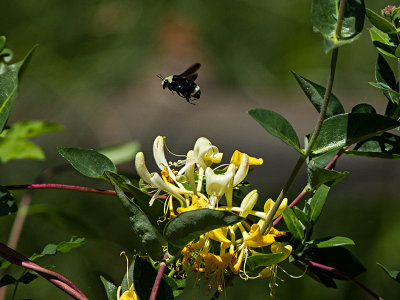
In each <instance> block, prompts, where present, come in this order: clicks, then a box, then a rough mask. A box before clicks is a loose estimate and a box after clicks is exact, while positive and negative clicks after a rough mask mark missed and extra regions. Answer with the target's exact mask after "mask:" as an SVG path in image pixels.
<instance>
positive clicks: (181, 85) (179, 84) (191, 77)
mask: <svg viewBox="0 0 400 300" xmlns="http://www.w3.org/2000/svg"><path fill="white" fill-rule="evenodd" d="M200 66H201V65H200V64H199V63H195V64H194V65H192V66H190V67H189V68H188V69H187V70H186V71H185V72H183V73H182V74H179V75H171V76H168V77H165V78H164V77H162V76H161V75H157V77H158V78H160V79H161V80H162V87H163V89H165V88H168V89H169V90H170V91H171V92H172V94H173V93H174V92H176V93H177V94H178V95H179V96H181V97H182V98H185V99H186V101H187V102H188V103H190V104H193V105H194V103H193V102H191V101H193V100H196V99H200V94H201V91H200V87H199V86H198V85H197V84H196V83H195V82H194V81H195V80H196V78H197V73H196V71H197V70H198V69H199V68H200Z"/></svg>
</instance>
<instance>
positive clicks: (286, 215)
mask: <svg viewBox="0 0 400 300" xmlns="http://www.w3.org/2000/svg"><path fill="white" fill-rule="evenodd" d="M282 216H283V220H285V223H286V226H287V228H288V229H289V231H290V233H291V234H292V235H293V237H294V238H295V239H296V240H299V241H301V240H302V239H303V236H304V226H303V224H302V223H301V222H300V220H299V219H298V218H297V216H296V214H295V213H294V212H293V210H292V209H291V208H290V207H289V206H287V207H286V208H285V210H284V211H283V213H282Z"/></svg>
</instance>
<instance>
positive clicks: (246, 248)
mask: <svg viewBox="0 0 400 300" xmlns="http://www.w3.org/2000/svg"><path fill="white" fill-rule="evenodd" d="M164 148H165V141H164V138H163V137H161V136H158V137H157V138H156V139H155V140H154V144H153V155H154V159H155V162H156V164H157V166H158V168H159V169H160V173H158V172H151V173H150V172H149V171H148V169H147V167H146V163H145V158H144V154H143V153H142V152H139V153H137V155H136V159H135V166H136V171H137V173H138V175H139V176H140V177H141V178H142V180H143V185H142V188H146V189H148V190H149V191H151V192H152V193H153V197H152V199H151V200H150V203H149V205H152V204H153V202H154V200H155V199H156V198H157V197H159V195H160V193H165V194H166V195H167V197H166V200H165V214H166V215H165V217H168V218H169V219H173V218H175V217H176V216H177V214H181V213H184V212H187V211H191V210H197V209H202V208H209V209H215V210H227V211H231V212H234V213H236V214H238V215H240V216H241V217H243V218H245V220H244V221H242V222H238V223H236V224H234V225H231V226H227V227H222V228H218V229H215V230H212V231H209V232H207V233H205V234H203V235H201V236H200V238H199V240H198V241H192V242H190V243H189V244H188V245H186V247H184V249H183V250H182V252H181V254H182V260H181V261H182V264H183V265H186V266H190V268H191V269H192V270H193V271H195V272H197V273H203V274H204V277H205V279H206V280H207V281H208V285H209V287H210V288H211V287H212V286H213V285H215V286H216V287H217V289H218V290H219V291H220V292H221V291H222V290H223V285H224V275H226V274H227V273H228V272H229V270H230V271H231V272H232V273H233V274H239V275H240V277H241V278H243V279H248V278H254V276H253V277H252V276H249V274H248V272H246V260H247V258H248V257H249V256H251V255H257V254H261V253H259V252H257V249H260V248H261V247H267V246H269V248H270V253H284V254H285V255H284V256H283V258H282V259H281V261H283V260H285V259H286V258H287V257H288V256H289V255H290V253H291V251H292V247H291V246H290V245H285V246H284V245H283V244H282V243H280V242H278V241H276V240H275V238H277V237H280V236H283V235H285V232H280V231H278V230H276V229H275V228H273V227H272V228H271V229H270V230H269V231H268V232H267V233H262V232H261V231H260V228H261V227H262V225H263V223H264V220H265V219H266V218H267V215H268V213H269V212H270V210H271V209H272V207H273V205H274V201H272V199H268V200H267V201H266V202H265V204H264V209H263V210H262V211H256V210H254V207H255V205H256V203H257V201H258V200H259V195H258V191H257V190H252V191H250V192H249V193H248V194H247V195H246V196H245V197H244V198H243V200H242V202H241V204H240V206H234V204H233V191H234V189H238V188H239V186H240V183H241V182H242V181H243V180H244V179H245V178H246V176H247V174H248V171H249V167H250V166H251V165H261V164H262V163H263V160H262V159H261V158H258V159H257V158H254V157H251V156H249V155H247V154H246V153H241V152H240V151H238V150H236V151H235V152H234V153H233V155H232V157H231V160H230V163H229V164H222V165H218V166H216V167H214V168H213V165H214V164H219V163H220V162H221V160H222V157H223V153H221V152H219V150H218V148H217V147H216V146H215V145H213V144H212V143H211V142H210V141H209V140H208V139H207V138H205V137H200V138H199V139H197V141H196V143H195V145H194V148H193V149H192V150H189V151H188V152H187V154H186V156H185V159H183V160H178V161H176V162H167V159H166V157H165V152H164ZM223 197H224V200H225V201H222V202H224V203H226V205H221V203H220V202H221V199H223ZM164 198H165V197H164ZM286 205H287V199H284V201H283V202H282V204H281V205H280V207H279V209H278V211H277V212H276V214H275V216H274V218H277V217H278V216H279V215H280V214H281V213H282V212H283V210H284V209H285V208H286ZM167 215H168V216H167ZM249 216H253V217H251V219H252V220H253V221H250V219H248V217H249ZM254 220H257V222H254ZM215 245H218V247H219V248H218V247H217V250H216V246H215ZM275 267H276V266H270V267H267V268H265V269H264V270H262V271H261V272H260V273H259V274H255V275H256V276H255V277H262V278H266V277H269V276H271V274H273V273H274V268H275Z"/></svg>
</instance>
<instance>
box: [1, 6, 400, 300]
mask: <svg viewBox="0 0 400 300" xmlns="http://www.w3.org/2000/svg"><path fill="white" fill-rule="evenodd" d="M388 4H396V3H393V2H389V1H371V0H370V1H366V5H367V7H369V8H371V9H373V10H375V11H379V10H380V9H382V8H383V7H384V6H385V5H388ZM0 12H1V18H0V29H1V30H0V34H2V35H6V36H7V47H8V48H11V49H13V50H14V53H15V58H16V59H20V58H22V57H23V56H24V55H25V53H26V52H27V51H28V50H29V49H30V48H31V47H32V45H34V44H36V43H38V44H39V48H38V49H37V51H36V54H35V56H34V59H33V60H32V62H31V65H30V67H29V69H28V71H27V73H26V75H25V77H24V80H23V82H22V85H21V88H20V95H19V97H18V99H17V101H16V103H15V105H14V107H13V110H12V113H11V117H10V120H9V123H10V124H12V123H13V122H16V121H21V120H41V119H43V120H50V121H56V122H59V123H60V124H63V125H64V126H65V130H64V131H62V132H58V133H52V134H48V135H47V136H43V137H38V138H36V139H35V142H37V143H38V144H40V145H41V147H42V148H43V149H44V151H45V153H46V156H47V158H46V160H45V161H12V162H9V163H7V164H3V165H1V166H0V168H1V177H0V184H1V185H9V184H26V183H31V182H33V180H34V179H35V177H36V176H37V175H38V174H40V173H41V172H43V170H45V169H47V168H49V167H54V166H57V165H60V164H64V163H65V161H64V160H63V159H62V158H61V157H60V156H59V155H58V154H57V150H56V147H57V146H70V147H82V148H94V149H98V148H101V147H104V146H107V145H113V144H117V143H123V142H128V141H137V142H138V143H140V147H141V150H142V151H144V152H145V155H146V156H147V161H148V162H149V168H150V169H152V170H155V165H154V163H153V162H152V158H151V153H152V150H151V149H152V143H153V140H154V138H155V137H156V136H157V135H163V136H166V137H167V139H166V141H167V144H168V146H169V148H170V149H171V150H172V151H173V152H175V153H181V154H184V153H186V152H187V150H188V149H190V148H191V147H193V145H194V142H195V140H196V139H197V138H198V137H200V136H205V137H208V138H209V139H210V140H211V141H212V142H213V143H214V144H215V145H217V146H218V147H219V148H220V150H221V151H222V152H224V153H225V161H227V160H228V159H229V157H230V155H231V153H232V152H233V151H234V150H235V149H239V150H241V151H243V152H246V153H249V154H251V155H253V156H256V157H263V159H264V165H263V166H261V167H257V168H256V169H255V170H254V171H253V172H252V173H251V174H250V175H249V181H251V183H252V185H253V186H254V187H256V188H257V189H259V191H260V193H261V195H263V196H262V197H264V198H265V199H267V198H268V197H272V198H274V197H276V196H277V194H278V193H279V190H280V189H281V187H282V185H283V183H284V182H285V180H286V178H287V176H288V175H289V173H290V171H291V168H292V166H293V164H294V163H295V161H296V160H297V153H296V152H295V151H293V150H292V149H289V148H288V147H287V146H286V145H285V144H283V143H282V142H281V141H279V140H277V139H275V138H273V137H271V136H269V135H268V134H267V133H266V132H265V131H264V130H263V129H262V128H261V127H260V126H259V125H258V124H257V123H256V122H255V121H253V120H252V119H251V118H250V116H249V115H248V114H247V111H248V110H249V109H251V108H256V107H264V108H268V109H271V110H274V111H277V112H279V113H280V114H282V115H283V116H285V117H286V118H287V119H288V120H289V121H290V122H291V123H292V124H293V126H294V127H295V128H296V130H297V132H298V135H299V137H301V136H303V135H305V134H308V133H309V131H310V130H311V128H312V127H313V126H314V123H315V122H316V118H317V113H316V112H315V110H314V109H313V107H312V106H311V104H310V103H309V102H308V100H307V99H306V97H305V96H304V95H303V93H302V91H301V90H300V89H299V87H298V86H297V83H296V81H295V80H294V78H293V76H292V75H291V73H290V70H294V71H295V72H297V73H298V74H301V75H303V76H305V77H307V78H309V79H311V80H313V81H315V82H317V83H320V84H321V85H325V82H326V78H327V73H328V66H329V60H330V56H329V55H326V54H324V52H323V49H322V39H321V37H320V35H319V34H318V33H315V32H313V29H312V25H311V22H310V1H294V0H286V1H280V2H278V1H250V0H238V1H226V0H220V1H204V0H203V1H144V0H135V1H128V0H113V1H104V0H96V1H85V0H82V1H59V0H58V1H55V0H53V1H50V0H35V1H33V0H25V1H2V2H1V3H0ZM369 26H370V24H369V23H368V21H366V23H365V29H364V32H363V34H362V35H361V37H360V38H359V40H358V41H357V42H356V43H354V44H352V45H350V46H345V47H343V48H341V49H340V51H339V62H338V70H337V76H336V81H335V85H334V93H335V94H336V95H337V96H338V97H339V99H341V101H342V103H343V104H344V106H345V108H346V111H350V110H351V108H352V107H353V106H354V105H355V104H356V103H359V102H366V103H369V104H372V105H374V106H375V108H376V109H377V111H378V112H379V113H383V112H384V109H385V106H386V100H385V99H384V97H383V95H381V94H380V93H379V91H377V90H376V89H374V88H372V87H371V86H370V85H369V84H368V81H373V80H374V65H375V61H376V58H377V53H376V50H375V48H374V47H373V46H372V44H371V43H370V41H369V34H368V30H367V29H368V27H369ZM194 62H201V63H202V67H201V69H200V71H199V78H198V80H197V83H198V84H199V85H200V86H201V89H202V97H201V99H200V100H198V101H197V102H196V105H195V106H194V105H189V104H188V103H186V101H184V99H182V98H180V97H178V96H176V95H172V94H171V93H170V92H168V91H163V90H162V88H161V83H160V80H159V79H158V78H157V77H156V74H162V75H164V76H167V75H170V74H178V73H181V72H182V71H183V70H185V69H186V68H187V67H188V66H189V65H191V64H192V63H194ZM119 169H120V170H121V172H125V173H126V174H134V168H133V162H129V163H126V164H124V165H121V166H119ZM337 169H338V170H341V171H344V170H347V171H350V175H349V176H348V177H347V178H346V179H345V180H344V181H343V182H341V183H340V184H338V185H337V186H335V188H334V189H333V190H332V191H331V193H330V195H329V197H328V204H327V206H326V208H325V210H324V212H323V214H322V216H321V218H320V221H319V223H320V224H319V226H318V228H317V230H316V232H315V234H314V237H322V236H328V235H340V236H348V237H350V238H352V239H353V240H354V241H355V243H356V245H357V246H356V247H355V248H354V252H355V253H356V254H357V255H358V256H359V258H360V260H361V261H362V262H363V263H364V265H365V266H366V267H367V269H368V271H367V272H366V273H364V274H362V275H361V276H360V277H359V279H360V280H361V281H362V282H363V283H365V284H366V285H367V286H368V287H370V288H371V289H372V290H374V291H376V292H377V293H378V294H379V295H381V296H382V297H384V298H385V299H396V298H397V299H398V297H399V295H400V286H399V285H398V284H397V283H396V282H394V281H393V280H391V279H389V278H388V277H387V276H385V274H384V273H383V271H382V270H381V269H380V268H379V267H378V266H377V265H376V262H380V263H382V264H384V265H386V266H387V267H388V268H389V269H393V270H396V269H397V270H398V269H400V256H399V255H398V251H399V249H400V238H399V232H400V202H399V200H400V199H399V191H400V188H399V184H398V183H399V177H400V162H398V161H393V160H382V159H369V158H357V157H351V158H350V157H342V158H341V159H340V161H339V163H338V164H337ZM47 182H53V183H66V184H77V185H84V186H90V187H99V188H110V187H109V186H107V185H105V184H103V183H101V182H98V181H95V180H89V179H87V178H84V177H83V176H81V175H79V174H77V173H76V172H74V171H73V170H72V168H71V169H70V171H69V172H64V173H61V174H57V175H55V176H53V177H52V178H50V179H48V181H47ZM304 183H305V173H304V172H303V173H302V175H301V176H299V178H298V179H297V180H296V182H295V185H294V186H293V187H292V189H291V191H290V193H289V197H290V198H293V197H295V196H296V195H297V194H298V192H299V191H300V190H301V189H302V186H303V185H304ZM14 195H15V196H16V198H17V199H20V198H21V196H22V195H23V192H15V193H14ZM12 221H13V216H11V217H7V218H1V219H0V238H1V241H2V242H5V241H7V239H8V233H9V230H10V228H11V225H12ZM72 235H77V236H83V237H85V238H86V244H85V246H83V247H82V248H79V249H76V250H74V251H72V252H71V253H69V254H65V255H60V256H56V257H51V258H46V259H44V260H42V261H41V262H40V263H41V264H42V265H43V266H50V265H55V266H56V268H55V270H56V271H58V272H60V273H61V274H63V275H65V276H66V277H68V278H69V279H71V280H72V281H74V282H75V283H77V284H78V286H79V287H80V288H81V289H82V290H83V291H84V292H85V293H86V294H87V295H88V296H89V298H90V299H106V297H105V294H104V291H103V286H102V284H101V282H100V280H99V275H105V276H106V277H107V278H108V279H109V280H111V281H113V282H116V283H119V282H120V280H121V278H122V276H123V274H124V272H125V261H124V259H123V258H120V257H119V253H120V252H121V251H122V250H125V251H126V252H127V253H130V254H132V250H133V249H134V248H135V244H137V240H136V239H135V237H134V236H133V232H132V230H131V228H130V225H129V222H128V220H127V215H126V213H125V212H124V210H123V209H122V207H121V205H120V203H119V201H118V199H117V198H116V197H111V196H99V195H93V194H81V193H77V192H68V191H56V190H47V191H36V192H35V193H34V195H33V205H32V209H31V214H30V216H29V217H28V219H27V221H26V224H25V226H24V229H23V232H22V236H21V241H20V243H19V246H18V250H19V251H21V252H22V253H24V254H26V255H27V256H29V255H30V254H31V253H33V252H39V251H41V249H42V248H43V247H44V246H45V245H46V244H47V243H49V242H53V243H56V242H60V241H63V240H69V238H70V237H71V236H72ZM288 271H289V272H290V273H291V274H293V275H300V274H301V273H302V271H301V270H297V269H289V270H288ZM280 277H281V279H283V281H279V288H278V297H279V299H308V300H312V299H367V297H368V296H367V294H365V293H364V292H363V291H362V290H361V289H360V288H358V287H357V286H355V285H354V284H351V283H349V282H345V281H341V282H338V285H339V288H338V289H327V288H325V287H323V286H322V285H320V284H319V283H317V282H315V281H313V280H311V279H310V278H309V277H307V276H305V277H303V278H301V279H293V278H290V277H289V276H287V275H285V274H284V273H282V272H281V273H280ZM268 283H269V282H268V280H253V281H250V282H242V281H239V280H237V281H235V282H234V287H230V288H228V289H227V290H226V292H225V293H224V298H225V299H241V298H243V297H247V298H251V299H266V298H267V297H268V296H267V295H268ZM203 285H204V282H203ZM9 292H11V291H9ZM8 296H9V299H11V294H10V293H9V295H8ZM210 296H211V294H210V293H209V292H207V291H206V289H198V288H197V287H196V286H195V285H194V281H193V276H192V278H191V280H190V281H189V282H188V287H187V289H186V291H185V293H184V294H183V295H182V296H181V297H180V299H208V298H209V297H210ZM49 298H57V299H59V300H62V299H70V298H69V297H68V296H66V295H65V294H63V293H61V292H60V291H58V289H57V288H55V287H54V286H52V285H51V284H49V283H47V282H46V281H45V280H42V279H39V280H36V281H35V282H34V283H33V284H30V285H29V286H21V287H20V288H19V289H18V293H17V296H16V299H49Z"/></svg>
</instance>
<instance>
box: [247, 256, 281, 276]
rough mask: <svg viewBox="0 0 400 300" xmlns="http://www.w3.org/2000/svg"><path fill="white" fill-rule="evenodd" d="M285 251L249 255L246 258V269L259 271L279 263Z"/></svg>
mask: <svg viewBox="0 0 400 300" xmlns="http://www.w3.org/2000/svg"><path fill="white" fill-rule="evenodd" d="M285 255H286V254H285V253H284V252H282V253H267V254H257V255H252V256H249V257H248V258H247V260H246V271H249V272H260V271H261V270H262V269H264V268H266V267H269V266H272V265H273V264H277V263H279V262H280V261H281V260H282V258H284V257H285Z"/></svg>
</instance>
